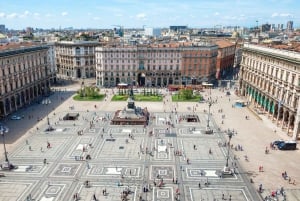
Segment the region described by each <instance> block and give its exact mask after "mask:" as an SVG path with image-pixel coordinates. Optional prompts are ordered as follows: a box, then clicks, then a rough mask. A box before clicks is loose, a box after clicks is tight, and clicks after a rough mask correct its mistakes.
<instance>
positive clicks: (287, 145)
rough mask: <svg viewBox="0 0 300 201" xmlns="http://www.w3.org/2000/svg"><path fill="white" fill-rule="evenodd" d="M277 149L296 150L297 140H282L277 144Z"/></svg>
mask: <svg viewBox="0 0 300 201" xmlns="http://www.w3.org/2000/svg"><path fill="white" fill-rule="evenodd" d="M277 147H278V149H279V150H296V148H297V142H296V141H284V142H281V143H279V144H278V145H277Z"/></svg>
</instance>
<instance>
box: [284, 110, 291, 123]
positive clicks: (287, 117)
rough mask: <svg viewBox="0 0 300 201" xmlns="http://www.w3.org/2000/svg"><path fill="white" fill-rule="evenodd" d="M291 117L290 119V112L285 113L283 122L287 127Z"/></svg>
mask: <svg viewBox="0 0 300 201" xmlns="http://www.w3.org/2000/svg"><path fill="white" fill-rule="evenodd" d="M289 117H290V112H289V111H288V110H286V111H283V114H282V120H283V122H284V124H285V125H287V123H288V122H289Z"/></svg>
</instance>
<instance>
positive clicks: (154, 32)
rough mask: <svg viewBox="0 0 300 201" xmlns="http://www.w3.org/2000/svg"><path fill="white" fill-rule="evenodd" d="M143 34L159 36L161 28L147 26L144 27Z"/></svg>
mask: <svg viewBox="0 0 300 201" xmlns="http://www.w3.org/2000/svg"><path fill="white" fill-rule="evenodd" d="M145 35H146V36H153V37H159V36H161V29H160V28H151V27H147V28H145Z"/></svg>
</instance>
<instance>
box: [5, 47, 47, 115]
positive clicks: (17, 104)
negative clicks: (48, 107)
mask: <svg viewBox="0 0 300 201" xmlns="http://www.w3.org/2000/svg"><path fill="white" fill-rule="evenodd" d="M47 55H48V46H43V45H34V44H30V43H22V44H8V45H5V46H1V47H0V67H1V71H0V117H1V118H4V117H6V116H7V115H9V114H10V113H13V112H15V111H17V110H18V109H19V108H22V107H23V106H25V105H28V104H30V103H32V102H33V101H35V100H36V99H37V98H39V97H41V96H44V95H48V94H49V92H50V77H51V73H50V68H49V62H48V58H47Z"/></svg>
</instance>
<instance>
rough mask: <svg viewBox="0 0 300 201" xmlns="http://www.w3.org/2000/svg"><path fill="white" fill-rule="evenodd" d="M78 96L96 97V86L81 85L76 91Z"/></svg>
mask: <svg viewBox="0 0 300 201" xmlns="http://www.w3.org/2000/svg"><path fill="white" fill-rule="evenodd" d="M77 93H78V94H79V95H80V97H97V96H99V89H98V88H97V87H88V86H86V87H83V88H81V89H79V90H78V92H77Z"/></svg>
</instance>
